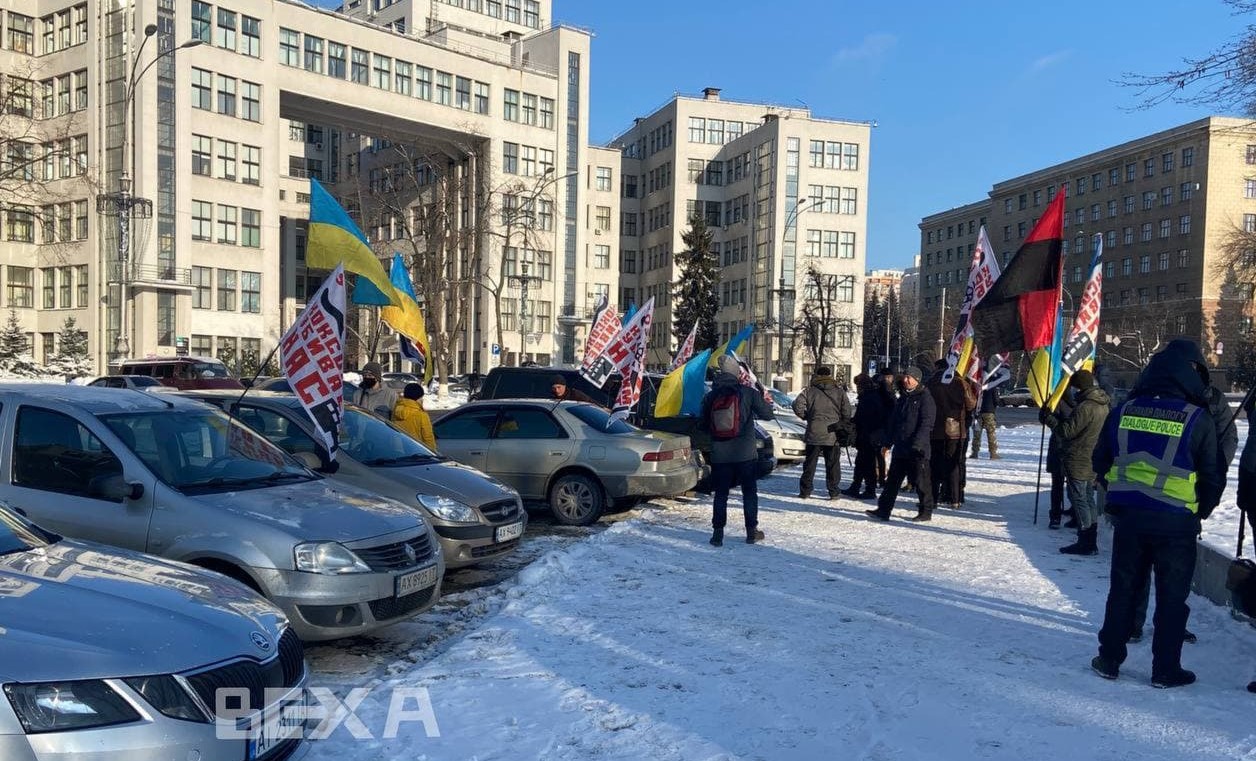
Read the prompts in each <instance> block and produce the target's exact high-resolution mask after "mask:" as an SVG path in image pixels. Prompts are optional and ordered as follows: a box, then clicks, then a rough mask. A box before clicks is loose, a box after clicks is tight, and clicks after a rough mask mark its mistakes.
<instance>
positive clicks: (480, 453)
mask: <svg viewBox="0 0 1256 761" xmlns="http://www.w3.org/2000/svg"><path fill="white" fill-rule="evenodd" d="M467 454H469V455H482V454H484V452H482V451H479V450H477V451H474V452H467Z"/></svg>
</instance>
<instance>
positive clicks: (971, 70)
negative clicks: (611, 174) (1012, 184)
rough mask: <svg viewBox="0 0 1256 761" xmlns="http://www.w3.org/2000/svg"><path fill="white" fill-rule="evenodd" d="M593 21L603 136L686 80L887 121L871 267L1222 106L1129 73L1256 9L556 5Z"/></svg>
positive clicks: (885, 0)
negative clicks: (999, 188)
mask: <svg viewBox="0 0 1256 761" xmlns="http://www.w3.org/2000/svg"><path fill="white" fill-rule="evenodd" d="M554 18H555V19H556V20H561V21H565V22H568V23H572V24H576V25H580V26H585V27H589V28H591V29H593V30H594V31H595V32H596V34H597V36H596V38H595V39H594V41H593V61H592V66H593V70H592V104H591V108H592V124H591V128H590V139H591V140H592V141H593V142H595V143H601V142H604V141H606V140H609V139H610V138H612V137H614V136H615V135H616V134H618V133H619V132H620V131H622V130H623V129H625V128H626V127H627V126H628V125H630V124H631V123H632V119H633V117H635V116H644V115H645V114H646V113H647V112H649V111H650V110H651V109H653V108H655V107H657V106H658V105H660V104H662V103H663V102H665V101H666V100H667V99H668V98H669V97H670V96H671V95H672V93H673V92H675V91H681V92H686V93H697V92H699V91H700V90H701V89H702V88H703V87H706V86H713V87H722V88H723V89H724V96H725V97H729V98H736V99H741V100H768V101H773V102H779V103H793V102H797V101H802V102H805V103H806V104H807V105H809V106H810V107H811V109H812V112H813V113H814V114H816V115H817V116H830V117H838V118H847V119H859V120H875V121H876V122H877V123H878V124H879V126H878V127H877V128H876V129H874V130H873V133H872V150H871V165H870V168H871V188H870V190H869V224H868V228H869V229H868V266H869V267H870V268H882V267H894V268H901V267H906V266H908V265H909V264H910V263H911V257H912V255H913V254H915V253H917V252H918V249H919V245H920V237H919V230H918V228H917V226H916V225H917V224H918V223H919V222H920V218H921V217H922V216H924V215H926V214H931V213H934V212H937V211H941V210H944V209H948V208H951V207H953V206H959V205H962V204H964V203H968V202H971V201H976V200H980V199H981V198H984V197H985V196H986V193H987V191H989V189H990V186H991V185H992V184H993V183H995V182H997V181H1000V180H1004V179H1008V178H1011V177H1015V176H1017V175H1019V174H1023V173H1025V172H1028V171H1032V170H1035V169H1039V168H1042V167H1044V166H1049V165H1050V164H1053V163H1056V162H1059V161H1064V160H1067V159H1070V158H1073V157H1075V156H1079V155H1082V154H1085V153H1088V152H1091V151H1094V150H1098V149H1101V148H1104V147H1107V146H1110V145H1115V144H1117V143H1120V142H1123V141H1125V140H1129V139H1131V138H1135V137H1138V136H1140V135H1145V134H1148V133H1151V132H1155V131H1157V130H1160V129H1164V128H1167V127H1170V126H1173V125H1176V124H1179V123H1183V122H1186V121H1189V120H1191V119H1194V118H1198V117H1200V116H1203V115H1206V113H1207V112H1206V111H1204V110H1193V109H1187V108H1184V107H1179V106H1174V105H1164V106H1159V107H1157V108H1155V109H1153V110H1151V111H1133V112H1131V111H1129V110H1128V109H1130V108H1131V107H1133V106H1134V105H1135V103H1136V99H1135V96H1134V93H1133V91H1131V90H1129V89H1127V88H1123V87H1120V86H1118V85H1116V84H1114V83H1113V81H1114V80H1116V79H1118V78H1119V77H1120V76H1121V74H1122V73H1123V72H1126V71H1136V72H1140V73H1157V72H1160V71H1163V70H1167V69H1170V68H1172V67H1174V66H1175V65H1176V64H1178V63H1179V62H1180V60H1181V58H1182V57H1184V56H1188V55H1192V56H1193V55H1203V54H1205V53H1207V52H1208V51H1210V50H1212V49H1213V48H1214V47H1216V46H1217V45H1219V44H1221V43H1223V42H1224V41H1227V40H1229V39H1231V38H1232V37H1233V36H1234V35H1236V34H1238V33H1239V32H1240V31H1241V30H1242V28H1243V26H1244V25H1245V24H1246V23H1248V22H1249V21H1256V17H1250V18H1249V17H1235V16H1233V15H1231V12H1230V9H1229V7H1228V6H1226V5H1224V4H1223V3H1222V2H1221V1H1220V0H1172V1H1171V0H1143V1H1142V2H1133V1H1131V0H1085V1H1083V0H1056V1H1055V2H1040V3H1021V2H1014V3H1006V2H993V1H992V0H990V1H982V2H976V1H974V0H900V1H899V2H894V1H893V0H881V1H880V2H850V0H843V1H840V2H839V1H838V0H772V1H771V2H763V1H762V0H720V1H719V2H712V1H711V0H696V1H694V2H681V1H679V0H632V2H617V1H613V0H555V8H554Z"/></svg>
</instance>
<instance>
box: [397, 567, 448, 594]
mask: <svg viewBox="0 0 1256 761" xmlns="http://www.w3.org/2000/svg"><path fill="white" fill-rule="evenodd" d="M439 580H440V574H439V573H438V572H437V570H436V566H434V565H429V566H428V567H427V568H420V569H419V570H417V571H411V572H410V573H407V574H404V575H402V576H398V577H397V596H398V597H405V596H406V595H412V594H414V593H415V592H421V591H422V590H424V589H427V588H428V587H430V586H432V585H433V584H435V583H436V582H437V581H439Z"/></svg>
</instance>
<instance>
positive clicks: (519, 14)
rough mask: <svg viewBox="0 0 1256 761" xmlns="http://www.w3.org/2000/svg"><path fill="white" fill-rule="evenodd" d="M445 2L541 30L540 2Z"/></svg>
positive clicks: (391, 1)
mask: <svg viewBox="0 0 1256 761" xmlns="http://www.w3.org/2000/svg"><path fill="white" fill-rule="evenodd" d="M372 1H373V2H374V3H375V4H376V5H377V6H378V5H379V4H380V3H381V2H384V3H387V4H388V5H391V4H392V3H393V2H395V1H396V0H372ZM443 2H444V3H445V4H447V5H452V6H454V7H456V8H466V9H467V10H469V11H473V12H475V13H483V14H484V15H485V16H488V17H490V18H495V19H503V20H505V21H507V22H509V23H511V24H521V25H523V26H526V27H528V28H529V29H540V28H541V4H540V2H538V0H443ZM376 10H379V8H376Z"/></svg>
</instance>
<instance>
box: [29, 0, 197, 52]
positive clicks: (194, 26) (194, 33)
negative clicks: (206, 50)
mask: <svg viewBox="0 0 1256 761" xmlns="http://www.w3.org/2000/svg"><path fill="white" fill-rule="evenodd" d="M213 18H214V8H213V6H212V5H210V4H209V3H203V2H201V1H200V0H192V39H194V40H200V41H201V42H210V34H211V32H212V24H213ZM9 25H10V27H11V26H12V25H13V15H12V14H10V15H9ZM10 47H12V45H10Z"/></svg>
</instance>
